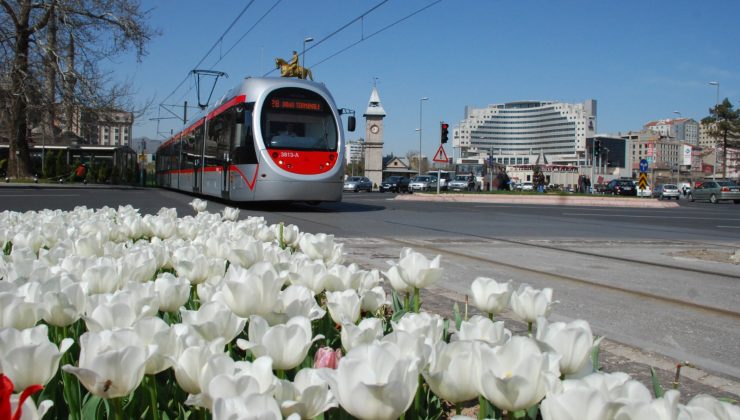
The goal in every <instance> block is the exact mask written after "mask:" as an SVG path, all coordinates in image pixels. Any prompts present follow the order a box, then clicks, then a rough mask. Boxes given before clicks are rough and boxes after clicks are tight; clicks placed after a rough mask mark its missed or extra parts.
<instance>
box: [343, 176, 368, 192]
mask: <svg viewBox="0 0 740 420" xmlns="http://www.w3.org/2000/svg"><path fill="white" fill-rule="evenodd" d="M372 190H373V182H372V181H370V179H369V178H367V177H364V176H351V177H349V178H347V179H346V180H345V181H344V191H354V192H359V191H368V192H370V191H372Z"/></svg>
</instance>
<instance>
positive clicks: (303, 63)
mask: <svg viewBox="0 0 740 420" xmlns="http://www.w3.org/2000/svg"><path fill="white" fill-rule="evenodd" d="M309 42H313V38H312V37H310V36H307V37H305V38H303V54H301V60H302V63H301V67H303V69H304V70H303V78H304V79H305V78H306V74H305V73H306V70H305V68H306V44H308V43H309Z"/></svg>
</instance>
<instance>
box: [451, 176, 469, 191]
mask: <svg viewBox="0 0 740 420" xmlns="http://www.w3.org/2000/svg"><path fill="white" fill-rule="evenodd" d="M469 178H470V175H455V178H453V179H452V180H451V181H450V182H448V183H447V189H448V190H450V191H465V190H467V189H468V179H469Z"/></svg>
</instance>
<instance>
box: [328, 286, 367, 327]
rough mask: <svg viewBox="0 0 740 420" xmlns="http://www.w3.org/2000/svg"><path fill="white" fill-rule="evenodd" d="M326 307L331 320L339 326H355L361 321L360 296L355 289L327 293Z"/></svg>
mask: <svg viewBox="0 0 740 420" xmlns="http://www.w3.org/2000/svg"><path fill="white" fill-rule="evenodd" d="M326 306H327V308H329V314H330V315H331V319H332V320H333V321H334V322H335V323H337V324H344V323H351V324H354V323H356V322H357V320H358V319H360V296H358V295H357V291H356V290H354V289H350V290H345V291H343V292H326Z"/></svg>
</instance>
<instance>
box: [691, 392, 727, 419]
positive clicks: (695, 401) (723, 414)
mask: <svg viewBox="0 0 740 420" xmlns="http://www.w3.org/2000/svg"><path fill="white" fill-rule="evenodd" d="M686 406H687V407H701V408H703V409H705V410H707V411H709V412H710V413H711V414H713V415H714V416H715V417H717V419H718V420H731V419H740V407H739V406H737V405H735V404H730V403H728V402H725V401H720V400H718V399H716V398H714V397H712V396H709V395H703V394H700V395H697V396H695V397H694V398H692V399H691V401H689V403H688V404H686Z"/></svg>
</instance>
